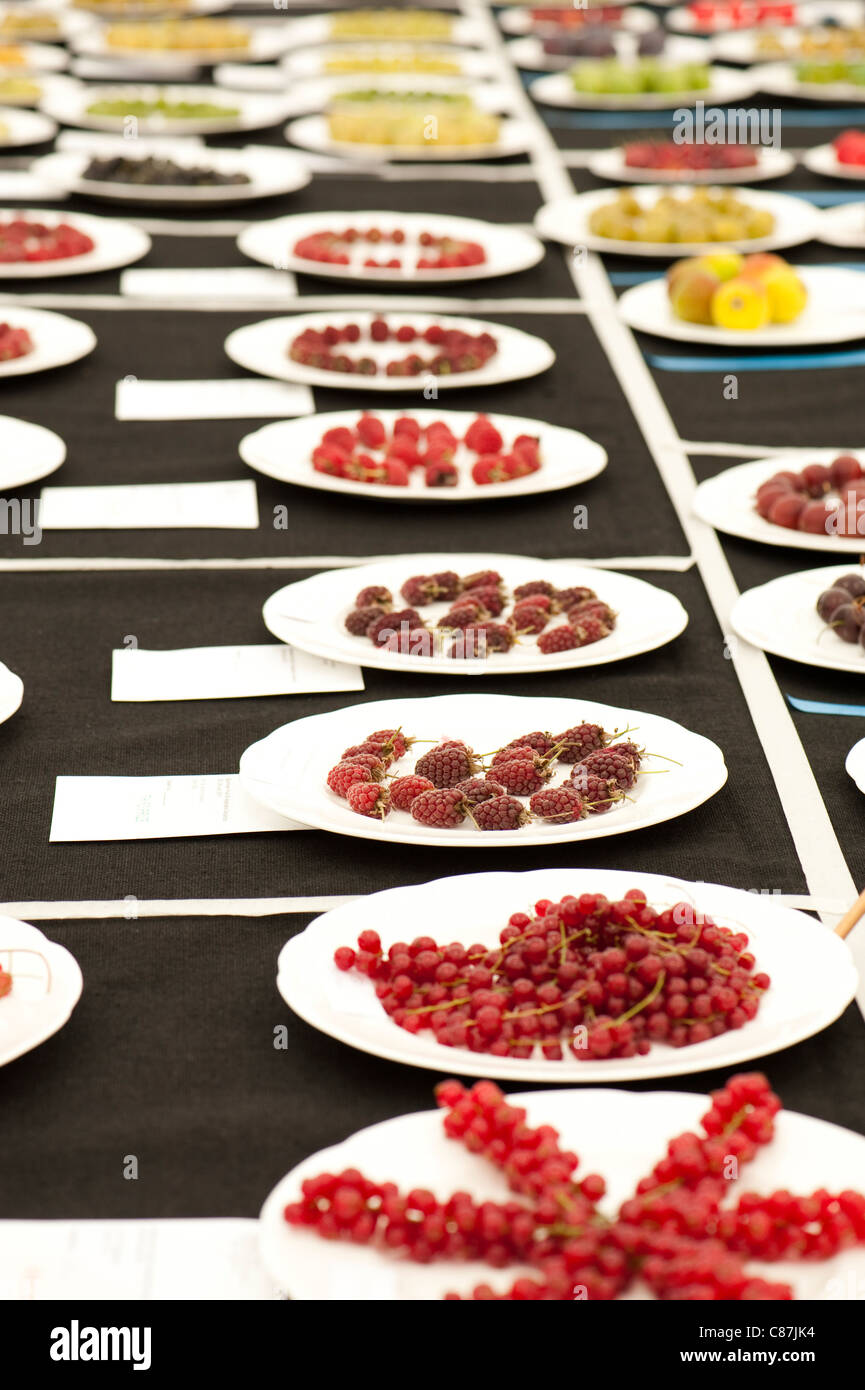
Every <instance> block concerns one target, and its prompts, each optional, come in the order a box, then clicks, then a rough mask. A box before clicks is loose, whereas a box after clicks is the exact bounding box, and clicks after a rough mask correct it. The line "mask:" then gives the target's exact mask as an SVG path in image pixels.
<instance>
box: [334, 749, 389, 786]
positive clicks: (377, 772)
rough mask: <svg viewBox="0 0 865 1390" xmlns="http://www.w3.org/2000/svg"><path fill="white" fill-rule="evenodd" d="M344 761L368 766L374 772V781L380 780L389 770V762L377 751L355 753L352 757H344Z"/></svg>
mask: <svg viewBox="0 0 865 1390" xmlns="http://www.w3.org/2000/svg"><path fill="white" fill-rule="evenodd" d="M341 761H342V762H344V763H357V764H358V766H359V767H365V768H368V769H369V771H370V772H371V773H372V777H373V781H374V782H380V781H381V779H382V777H384V774H385V772H386V771H387V764H386V762H385V761H384V759H383V758H380V757H379V756H378V754H377V753H353V754H352V755H351V757H350V758H342V759H341Z"/></svg>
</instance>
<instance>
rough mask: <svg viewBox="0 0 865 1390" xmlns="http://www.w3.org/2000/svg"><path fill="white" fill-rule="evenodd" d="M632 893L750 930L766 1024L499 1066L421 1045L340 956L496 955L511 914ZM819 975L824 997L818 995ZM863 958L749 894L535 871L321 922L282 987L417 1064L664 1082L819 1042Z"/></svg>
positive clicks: (427, 889) (377, 899) (280, 970)
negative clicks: (396, 950)
mask: <svg viewBox="0 0 865 1390" xmlns="http://www.w3.org/2000/svg"><path fill="white" fill-rule="evenodd" d="M630 888H642V889H643V891H644V892H645V893H646V894H647V896H648V898H649V901H650V902H651V903H652V905H653V906H654V907H657V908H659V909H660V908H666V907H673V906H674V905H675V904H676V903H677V902H690V903H693V904H694V906H695V907H697V908H698V909H699V910H700V911H701V912H703V913H705V914H706V916H709V917H712V918H713V920H714V921H716V922H718V923H720V924H722V925H724V926H729V927H731V928H732V929H733V930H734V931H744V932H746V933H747V935H748V938H749V946H748V949H749V950H750V951H751V952H752V953H753V955H754V956H755V957H756V961H757V969H758V970H761V971H765V972H766V973H767V974H768V975H769V977H770V979H771V981H772V984H771V986H770V988H769V989H768V990H767V992H766V994H765V995H764V996H763V998H762V1000H761V1003H760V1012H759V1013H758V1015H757V1017H756V1018H755V1019H753V1020H752V1021H751V1022H749V1023H747V1024H746V1025H745V1026H744V1028H742V1029H739V1030H736V1031H731V1032H728V1033H723V1034H722V1035H721V1036H720V1037H718V1038H711V1039H710V1040H709V1041H708V1042H705V1043H697V1044H694V1045H692V1046H690V1047H683V1048H675V1047H670V1046H669V1045H668V1044H666V1043H653V1044H652V1050H651V1052H648V1053H647V1054H646V1056H645V1057H631V1058H625V1057H620V1058H612V1059H609V1060H607V1061H585V1062H582V1061H578V1060H577V1059H576V1058H575V1057H572V1056H570V1055H568V1056H567V1057H566V1058H563V1059H562V1060H561V1061H559V1062H554V1061H551V1060H548V1059H547V1058H545V1057H543V1056H542V1055H540V1053H539V1052H538V1051H537V1050H536V1052H535V1053H534V1054H533V1055H532V1056H531V1057H525V1058H516V1057H495V1056H492V1055H491V1054H490V1053H487V1052H481V1053H474V1052H470V1051H469V1050H468V1048H465V1049H463V1048H445V1047H443V1046H442V1045H441V1044H440V1043H437V1042H436V1041H435V1038H434V1037H432V1036H431V1035H430V1034H429V1033H419V1034H417V1035H414V1036H412V1034H410V1033H407V1032H406V1031H405V1029H403V1028H399V1027H398V1026H397V1025H396V1024H395V1023H393V1022H391V1020H390V1018H389V1017H388V1016H387V1014H386V1013H385V1012H384V1010H383V1009H382V1007H381V1004H380V1003H379V1001H378V1000H377V999H376V997H375V992H374V989H373V986H372V984H371V982H370V981H369V980H366V979H362V978H361V977H360V976H359V975H358V974H357V973H356V972H350V973H349V974H345V973H344V972H343V971H341V970H337V968H336V966H335V965H334V963H333V953H334V951H335V950H336V949H337V948H338V947H340V946H350V947H352V948H354V947H355V943H356V941H357V938H358V936H359V935H360V933H361V932H362V931H365V930H367V929H368V928H373V929H374V930H375V931H377V932H378V933H379V935H380V936H381V939H382V944H383V947H384V949H385V951H387V949H388V947H390V946H391V945H392V944H393V943H394V942H395V941H400V940H405V939H406V933H407V928H406V925H405V924H406V923H408V922H410V923H411V929H410V930H409V931H408V933H407V934H408V937H409V938H411V937H414V936H421V935H430V936H432V937H433V939H434V940H438V939H439V938H440V937H441V935H442V930H443V928H442V923H445V922H446V923H447V928H446V931H447V940H448V941H463V942H464V943H465V944H466V945H468V943H469V942H470V941H477V942H479V943H481V944H482V945H485V946H489V947H494V946H498V944H499V932H500V931H501V930H502V928H503V927H504V926H506V925H507V921H508V918H509V916H510V915H511V913H512V912H521V911H524V910H527V911H531V910H532V909H531V904H533V903H535V902H537V901H539V900H540V899H543V898H548V899H551V900H552V901H553V902H558V901H559V900H560V899H561V898H563V897H564V896H565V895H566V894H569V893H572V894H576V895H579V894H580V893H604V894H605V895H606V897H608V898H609V899H610V900H611V901H617V900H618V899H619V898H621V897H622V895H623V894H624V893H626V892H627V891H628V889H630ZM818 974H819V978H820V991H819V994H817V993H815V990H814V978H815V976H816V975H818ZM856 984H857V973H856V967H855V965H854V964H853V958H852V956H851V954H850V951H849V950H848V948H847V947H846V946H845V945H844V942H843V941H842V940H841V938H840V937H838V936H836V935H835V933H834V932H833V931H831V930H830V928H828V927H825V926H823V924H822V923H821V922H818V921H816V920H815V919H814V918H813V917H808V916H806V914H805V913H804V912H795V911H793V910H792V909H791V908H788V907H781V906H778V905H776V904H775V903H773V901H772V899H771V897H760V896H759V895H757V894H754V893H746V892H744V891H743V890H742V889H738V888H724V887H720V886H718V885H717V884H709V883H690V882H687V881H683V880H681V879H673V878H664V877H662V876H661V875H660V874H646V873H633V872H632V871H631V870H630V869H627V870H622V869H534V870H531V871H530V872H528V873H483V874H460V875H458V876H457V877H453V878H440V879H436V880H435V881H434V882H432V883H422V884H418V885H413V886H411V887H405V888H389V889H386V890H385V891H384V892H380V893H371V894H368V895H366V896H364V897H360V898H356V899H355V900H354V901H353V902H349V903H344V904H343V905H342V906H340V907H337V908H334V909H333V910H332V911H331V912H327V913H325V914H323V915H322V916H320V917H316V918H315V920H314V921H312V922H310V924H309V926H308V927H306V929H305V930H304V931H302V932H300V933H299V935H297V936H294V937H292V938H291V940H290V941H288V942H286V944H285V946H283V948H282V950H281V952H280V954H279V964H278V967H277V981H276V985H277V989H278V990H279V992H280V994H281V995H282V997H283V999H284V1000H285V1002H286V1004H288V1006H289V1008H290V1009H293V1010H294V1012H295V1013H296V1014H299V1015H300V1017H301V1018H303V1019H305V1020H306V1022H307V1023H311V1024H312V1026H313V1027H314V1028H318V1029H319V1030H320V1032H322V1033H327V1034H328V1035H329V1036H330V1037H332V1038H338V1039H339V1040H340V1041H341V1042H344V1043H348V1045H349V1046H350V1047H356V1048H358V1050H359V1051H361V1052H371V1053H372V1054H373V1055H374V1056H376V1057H385V1058H387V1059H389V1060H390V1061H393V1062H402V1063H404V1064H406V1065H407V1066H414V1067H428V1068H429V1069H430V1070H432V1071H444V1072H447V1073H449V1074H453V1072H458V1073H459V1074H460V1075H461V1076H483V1077H489V1078H491V1079H492V1080H494V1081H502V1080H505V1079H507V1080H511V1081H523V1082H527V1081H552V1082H556V1081H558V1082H561V1083H564V1084H566V1085H569V1086H572V1085H574V1084H575V1083H580V1082H592V1081H595V1082H603V1081H606V1082H608V1083H610V1084H611V1085H615V1084H616V1083H618V1082H623V1081H642V1080H647V1079H649V1078H651V1077H659V1076H690V1075H692V1074H693V1073H694V1072H698V1071H709V1070H711V1069H712V1068H714V1067H724V1068H727V1067H738V1066H741V1065H742V1063H743V1062H747V1061H750V1060H751V1058H754V1057H764V1056H766V1055H767V1054H769V1053H771V1052H780V1051H781V1049H782V1048H785V1047H792V1046H793V1044H794V1043H797V1042H801V1041H802V1039H803V1038H809V1037H812V1036H813V1034H815V1033H819V1032H820V1031H821V1029H823V1028H827V1027H828V1026H829V1024H830V1023H834V1021H835V1019H836V1018H838V1017H839V1015H840V1014H842V1013H843V1011H844V1009H845V1008H846V1007H847V1005H848V1004H849V1003H850V1000H851V999H852V998H853V996H854V994H855V991H856Z"/></svg>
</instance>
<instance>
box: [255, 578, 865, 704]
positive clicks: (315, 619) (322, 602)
mask: <svg viewBox="0 0 865 1390" xmlns="http://www.w3.org/2000/svg"><path fill="white" fill-rule="evenodd" d="M490 568H493V569H497V570H498V571H499V572H500V574H502V576H503V578H504V581H505V584H506V585H507V586H508V589H509V590H513V589H514V588H515V587H516V586H517V585H518V584H526V583H528V582H529V581H530V580H532V579H537V578H538V577H542V578H545V579H549V580H551V581H552V582H553V583H555V584H557V585H558V587H559V588H562V589H564V588H570V587H572V586H574V585H585V586H586V587H587V588H590V589H596V590H597V592H598V595H599V597H600V598H601V599H602V600H603V601H604V602H605V603H608V604H609V605H610V607H611V608H612V609H613V610H614V612H615V613H617V614H618V618H617V621H616V626H615V628H614V629H613V631H612V632H611V633H610V635H609V637H604V638H602V639H601V641H600V642H592V643H591V644H590V645H589V646H587V647H578V648H576V649H575V650H573V651H568V652H556V653H554V654H552V653H551V654H550V655H549V656H544V654H543V652H541V651H539V650H538V647H537V639H536V638H535V637H531V636H528V635H526V636H523V637H521V638H520V640H519V643H518V644H517V645H516V646H515V647H513V648H512V649H511V651H509V652H491V653H490V654H489V656H487V657H485V658H480V659H474V658H472V659H466V660H454V659H452V658H450V657H447V656H444V655H441V656H431V657H424V658H423V659H422V660H421V659H420V658H418V657H413V656H406V655H403V654H401V653H399V652H386V651H383V650H382V649H381V648H380V647H374V646H373V644H372V642H370V641H369V640H368V639H367V638H365V637H352V635H351V633H350V632H346V629H345V618H346V616H347V614H348V613H350V612H351V610H352V609H353V608H354V600H355V595H356V594H358V593H359V592H360V590H361V589H362V588H364V587H365V586H366V585H367V584H384V585H385V586H386V587H387V588H388V589H390V590H391V592H392V593H393V595H394V599H395V602H396V605H397V607H404V606H405V604H404V600H403V599H401V598H399V589H400V585H401V584H404V583H405V581H406V580H407V579H408V578H409V576H410V575H413V574H435V573H438V572H439V571H442V570H456V571H457V573H458V574H476V573H477V572H478V571H479V570H481V569H490ZM450 606H451V605H450V604H449V603H430V604H427V605H426V606H425V607H424V608H423V609H422V610H419V611H420V612H421V614H422V616H423V617H424V618H425V619H426V621H427V622H428V623H429V624H430V626H432V627H434V626H435V624H436V623H437V622H438V620H439V618H441V617H443V616H444V614H445V613H446V612H447V611H448V609H449V608H450ZM510 607H511V602H509V603H508V604H507V606H506V608H505V612H508V610H509V609H510ZM262 617H263V618H264V621H265V625H266V626H267V628H268V630H269V631H270V632H272V633H273V634H274V636H275V637H278V638H279V639H280V641H282V642H287V643H288V645H289V646H292V647H299V648H300V649H301V651H306V652H311V653H312V655H313V656H323V657H325V658H326V659H329V660H332V661H342V662H349V663H352V664H354V663H357V664H358V665H360V666H374V667H378V668H380V669H382V670H387V671H406V672H408V673H409V674H412V675H419V676H423V675H426V674H428V673H429V674H434V675H440V676H451V677H454V676H460V675H463V676H485V675H488V676H506V675H525V674H526V673H528V672H530V671H564V670H569V669H571V668H573V667H582V666H600V665H604V664H606V663H607V662H609V661H621V660H623V659H624V658H625V657H629V656H637V655H639V654H640V653H641V652H648V651H653V650H654V649H655V648H656V647H662V646H664V645H665V644H666V643H667V642H672V641H673V639H674V638H675V637H678V636H679V633H680V632H683V631H684V629H685V627H686V626H687V623H688V614H687V613H686V611H685V609H684V608H683V607H682V605H681V603H680V602H679V600H678V599H677V598H676V597H675V595H673V594H671V593H669V592H668V591H667V590H666V589H657V588H655V586H654V585H653V584H647V583H646V582H645V580H642V579H632V578H631V577H630V576H629V575H626V574H616V572H615V571H614V570H602V571H600V572H599V571H597V570H592V569H587V568H584V567H583V566H581V565H578V564H575V563H574V562H573V561H571V560H530V559H528V558H527V557H526V556H524V555H491V554H490V553H489V552H484V553H481V554H476V555H459V554H439V555H397V556H394V557H393V558H392V559H390V558H389V559H387V560H383V561H381V562H380V563H375V564H371V565H361V566H359V567H357V568H355V567H354V566H352V567H351V568H350V569H342V570H326V571H324V572H323V573H321V574H317V575H314V576H313V577H312V578H311V579H303V580H300V581H299V582H298V583H295V584H286V585H285V587H284V588H282V589H279V590H278V591H277V592H276V593H275V594H271V596H270V598H269V599H268V600H267V602H266V603H265V605H264V608H263V610H262ZM558 621H562V620H561V619H558V618H553V619H552V620H551V624H550V626H552V625H553V623H556V622H558ZM863 662H865V654H863Z"/></svg>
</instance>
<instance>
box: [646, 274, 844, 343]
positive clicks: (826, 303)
mask: <svg viewBox="0 0 865 1390" xmlns="http://www.w3.org/2000/svg"><path fill="white" fill-rule="evenodd" d="M796 270H797V273H798V275H799V277H800V279H802V280H803V281H804V283H805V286H806V288H807V290H808V303H807V304H806V306H805V308H804V310H803V311H802V313H801V314H800V315H799V317H798V319H796V321H795V322H794V323H770V324H767V326H766V327H765V328H758V329H755V330H753V331H751V332H745V331H742V332H736V331H735V330H734V329H730V328H715V327H714V325H713V324H707V323H685V321H684V320H683V319H677V318H676V317H675V316H674V314H673V311H672V309H671V308H670V302H669V300H668V298H667V287H666V284H665V282H664V280H663V278H661V279H658V280H647V281H646V282H645V283H644V284H642V285H633V286H632V287H631V289H629V290H625V293H624V294H623V295H622V297H621V299H620V300H619V313H620V314H621V316H622V318H623V319H624V321H625V323H627V324H630V326H631V328H637V329H639V330H640V331H641V332H642V333H653V334H654V335H655V336H656V337H658V338H672V339H673V340H675V341H677V342H681V343H705V344H706V345H707V346H708V347H738V348H751V347H771V348H777V349H778V350H779V351H783V350H784V348H789V347H810V346H816V345H818V344H822V343H848V342H852V341H853V340H854V339H856V338H865V275H863V274H861V273H860V272H859V271H856V270H836V269H834V268H833V267H831V266H797V267H796Z"/></svg>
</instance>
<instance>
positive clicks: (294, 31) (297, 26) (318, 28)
mask: <svg viewBox="0 0 865 1390" xmlns="http://www.w3.org/2000/svg"><path fill="white" fill-rule="evenodd" d="M383 8H384V9H387V8H388V6H384V7H383ZM344 17H345V11H336V12H334V13H331V14H314V15H304V16H303V17H302V18H300V19H291V20H289V22H288V25H287V29H288V38H289V44H288V46H290V47H291V48H292V49H295V48H304V47H307V46H308V45H310V44H318V43H321V44H336V45H338V46H339V47H340V48H343V47H344V46H345V45H346V44H354V43H355V42H358V43H370V42H376V43H377V42H381V43H387V42H388V41H389V36H388V35H386V34H381V35H369V34H364V35H363V36H362V37H359V38H358V39H357V40H355V39H353V38H350V37H347V36H345V35H343V34H335V33H334V32H333V28H332V25H333V21H334V20H335V19H343V18H344ZM451 19H452V21H453V22H452V24H451V31H450V33H449V35H448V36H447V38H445V37H440V38H439V37H437V38H435V39H434V40H433V39H430V42H431V43H432V42H435V43H437V44H457V45H467V44H481V43H483V41H484V38H485V35H484V33H483V30H482V29H481V28H480V27H479V25H478V24H477V23H476V22H475V21H474V20H472V19H466V18H464V17H463V16H461V15H452V16H451ZM392 37H393V40H394V41H399V42H400V43H402V42H410V43H416V44H419V45H420V46H421V47H423V45H424V43H425V42H426V40H425V38H424V36H423V35H417V36H412V38H411V39H408V40H406V39H404V37H403V35H402V34H395V35H393V36H392Z"/></svg>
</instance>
